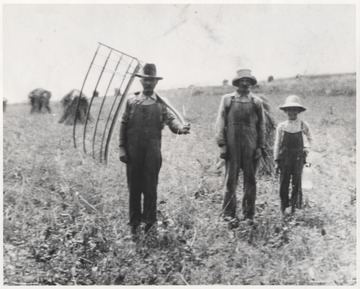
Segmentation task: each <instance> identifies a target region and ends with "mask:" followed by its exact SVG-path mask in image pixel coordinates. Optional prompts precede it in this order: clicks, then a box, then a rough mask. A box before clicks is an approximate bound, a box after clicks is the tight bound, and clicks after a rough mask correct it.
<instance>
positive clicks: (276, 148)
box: [274, 123, 283, 161]
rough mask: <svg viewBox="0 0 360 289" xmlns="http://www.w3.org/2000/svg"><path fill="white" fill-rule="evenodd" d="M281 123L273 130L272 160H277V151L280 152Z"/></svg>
mask: <svg viewBox="0 0 360 289" xmlns="http://www.w3.org/2000/svg"><path fill="white" fill-rule="evenodd" d="M282 133H283V130H282V124H281V123H280V124H279V125H278V126H277V128H276V132H275V142H274V160H275V161H277V160H278V159H279V153H280V143H281V139H282Z"/></svg>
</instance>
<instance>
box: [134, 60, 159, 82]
mask: <svg viewBox="0 0 360 289" xmlns="http://www.w3.org/2000/svg"><path fill="white" fill-rule="evenodd" d="M135 75H136V76H138V77H141V78H152V79H163V78H162V77H159V76H157V75H156V66H155V64H152V63H146V64H145V65H144V67H143V68H142V73H137V74H135Z"/></svg>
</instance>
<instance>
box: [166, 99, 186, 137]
mask: <svg viewBox="0 0 360 289" xmlns="http://www.w3.org/2000/svg"><path fill="white" fill-rule="evenodd" d="M163 120H164V122H165V124H166V125H167V126H168V127H169V129H170V130H171V132H173V133H175V134H180V132H181V129H182V127H183V126H182V124H181V123H180V121H179V120H178V119H177V117H176V116H175V115H174V114H173V113H172V112H171V110H170V109H168V108H167V107H166V106H165V105H163Z"/></svg>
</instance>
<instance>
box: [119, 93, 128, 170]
mask: <svg viewBox="0 0 360 289" xmlns="http://www.w3.org/2000/svg"><path fill="white" fill-rule="evenodd" d="M129 112H130V100H129V99H128V100H127V101H126V104H125V109H124V113H123V115H122V117H121V121H120V133H119V158H120V161H121V162H123V163H127V162H128V157H127V155H126V128H127V123H128V119H129Z"/></svg>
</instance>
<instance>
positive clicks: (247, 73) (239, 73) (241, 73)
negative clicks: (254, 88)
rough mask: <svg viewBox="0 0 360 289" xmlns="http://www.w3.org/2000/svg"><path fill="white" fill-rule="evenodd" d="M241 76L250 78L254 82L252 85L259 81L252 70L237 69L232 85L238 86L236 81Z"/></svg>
mask: <svg viewBox="0 0 360 289" xmlns="http://www.w3.org/2000/svg"><path fill="white" fill-rule="evenodd" d="M241 78H248V79H250V80H251V82H252V85H255V84H256V83H257V80H256V78H255V76H253V75H251V70H250V69H239V70H238V71H236V76H235V77H234V79H233V80H232V85H233V86H236V82H237V81H238V80H240V79H241Z"/></svg>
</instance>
